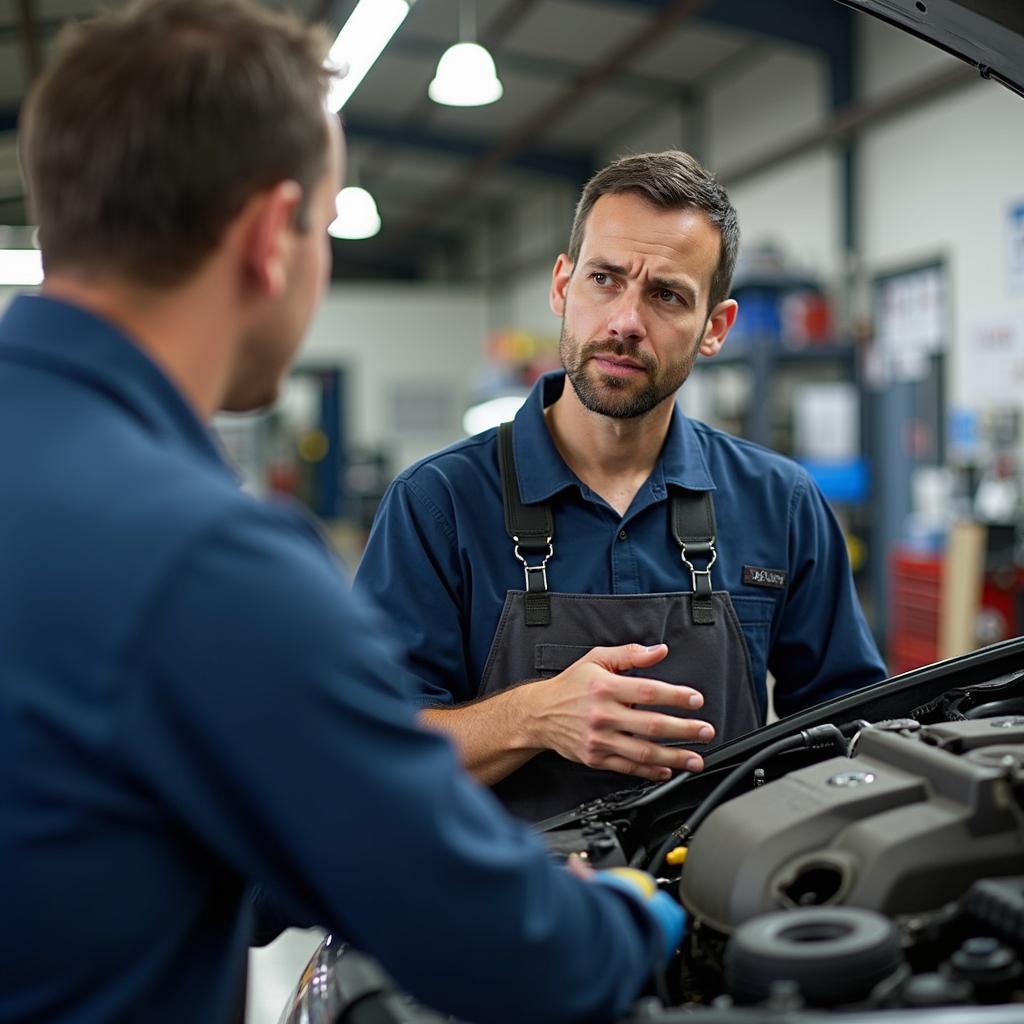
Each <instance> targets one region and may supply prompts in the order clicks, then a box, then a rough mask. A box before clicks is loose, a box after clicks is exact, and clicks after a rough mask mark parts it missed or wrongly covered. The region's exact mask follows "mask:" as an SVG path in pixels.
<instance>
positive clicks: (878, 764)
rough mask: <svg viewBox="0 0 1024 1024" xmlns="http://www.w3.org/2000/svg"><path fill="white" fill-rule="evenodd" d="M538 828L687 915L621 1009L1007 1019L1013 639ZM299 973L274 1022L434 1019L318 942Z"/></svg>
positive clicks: (667, 1017) (1018, 669) (1020, 722)
mask: <svg viewBox="0 0 1024 1024" xmlns="http://www.w3.org/2000/svg"><path fill="white" fill-rule="evenodd" d="M537 828H538V830H539V831H540V832H541V833H542V834H543V836H544V838H545V840H546V842H547V843H548V845H549V847H550V849H551V851H552V855H553V856H554V857H556V858H557V859H561V860H564V859H567V858H568V857H569V856H576V857H579V858H581V859H583V860H584V861H586V862H588V863H589V864H590V865H592V866H593V867H594V868H596V869H601V868H607V867H615V866H630V867H636V868H641V869H643V870H645V871H648V872H650V873H651V874H652V875H654V877H655V878H656V879H657V884H658V886H659V888H660V889H662V890H663V891H665V892H668V893H669V894H670V895H671V896H672V897H673V898H674V899H676V900H678V902H679V903H680V904H681V906H682V907H683V908H684V910H685V911H686V913H687V917H688V920H687V927H686V932H685V936H684V940H683V942H682V944H681V946H680V948H679V949H678V951H677V953H676V955H675V957H674V958H673V960H672V961H671V963H670V964H669V966H668V967H667V968H666V969H665V971H664V972H663V974H662V975H661V976H660V977H658V978H656V979H655V980H654V981H653V982H652V984H651V990H650V992H649V994H648V995H647V996H646V997H644V998H643V999H642V1000H641V1001H640V1002H639V1003H638V1004H637V1006H636V1009H635V1011H634V1013H633V1014H632V1015H631V1016H629V1017H628V1018H626V1020H625V1021H623V1022H622V1024H641V1022H644V1021H645V1022H653V1024H683V1022H684V1021H686V1022H691V1024H756V1022H760V1021H764V1022H766V1024H767V1022H771V1024H823V1022H824V1021H826V1020H831V1019H832V1017H834V1016H835V1014H836V1013H839V1014H840V1015H841V1016H842V1018H843V1020H844V1021H847V1022H849V1024H1011V1022H1015V1024H1020V1022H1021V1021H1024V641H1022V640H1016V641H1009V642H1007V643H1004V644H1000V645H995V646H994V647H992V648H987V649H985V650H983V651H979V652H975V653H974V654H972V655H967V656H964V657H962V658H958V659H954V660H953V661H951V662H947V663H942V664H940V665H936V666H929V667H928V668H926V669H920V670H917V671H916V672H912V673H908V674H907V675H905V676H901V677H897V678H895V679H892V680H887V681H886V682H884V683H880V684H878V685H877V686H875V687H871V688H869V689H867V690H864V691H861V692H859V693H856V694H851V695H848V696H847V697H844V698H839V699H837V700H835V701H831V702H829V703H827V704H824V705H820V706H819V707H817V708H814V709H812V710H811V711H809V712H805V713H803V714H802V715H799V716H794V717H793V718H791V719H787V720H783V721H780V722H777V723H774V724H772V725H770V726H766V727H765V728H763V729H760V730H757V732H755V733H751V734H748V736H746V737H741V738H740V739H739V740H736V741H733V742H732V743H729V744H726V745H723V746H722V747H720V748H719V749H718V750H716V751H713V752H712V753H710V754H709V755H708V756H707V757H706V758H705V770H704V771H703V772H701V773H700V774H699V775H692V776H691V775H680V776H678V777H676V778H675V779H672V780H671V781H669V782H667V783H662V784H659V785H651V786H648V787H647V788H643V789H639V790H638V789H630V790H624V791H623V792H621V793H617V794H611V795H609V796H606V797H602V798H600V799H598V800H595V801H593V802H591V803H589V804H586V805H583V806H581V807H579V808H577V809H575V810H573V811H571V812H568V813H566V814H563V815H560V816H558V817H557V818H551V819H549V820H548V821H546V822H542V823H540V824H539V825H538V826H537ZM306 977H307V982H308V983H307V984H306V986H305V990H303V986H301V985H300V987H299V990H298V991H297V992H296V996H295V1001H294V1003H293V1006H292V1010H291V1013H287V1012H286V1014H285V1016H284V1017H283V1018H282V1024H292V1022H297V1021H300V1020H302V1021H305V1022H309V1024H335V1022H337V1021H341V1020H350V1021H352V1022H353V1024H360V1022H365V1024H370V1022H371V1021H376V1022H385V1024H386V1022H388V1021H404V1022H408V1024H428V1022H437V1021H440V1020H444V1019H447V1018H443V1017H440V1016H438V1015H437V1014H436V1013H434V1012H433V1011H431V1010H428V1009H426V1008H423V1007H420V1006H418V1005H416V1004H414V1003H412V1002H411V1001H410V1000H409V999H408V997H407V996H405V995H403V994H402V993H401V992H400V991H399V990H398V989H397V988H396V987H395V986H394V984H393V983H392V982H390V980H389V979H388V978H387V976H386V975H385V974H384V972H382V971H381V970H380V969H379V967H377V965H376V964H375V963H374V961H372V960H370V959H369V958H368V957H365V956H363V955H362V954H361V953H359V952H358V951H356V950H352V949H350V948H348V947H345V946H344V945H343V944H340V943H337V942H335V941H334V940H333V939H331V938H330V937H329V938H328V939H327V940H326V941H325V943H324V944H323V945H322V946H321V948H320V950H318V951H317V954H316V955H315V957H314V961H313V962H311V964H310V967H309V968H307V972H306ZM309 979H314V980H317V981H318V985H313V984H312V982H310V981H309ZM317 993H318V994H317Z"/></svg>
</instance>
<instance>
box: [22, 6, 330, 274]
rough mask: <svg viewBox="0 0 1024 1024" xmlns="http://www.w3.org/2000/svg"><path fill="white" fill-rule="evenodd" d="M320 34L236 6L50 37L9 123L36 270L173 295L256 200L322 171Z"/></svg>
mask: <svg viewBox="0 0 1024 1024" xmlns="http://www.w3.org/2000/svg"><path fill="white" fill-rule="evenodd" d="M328 46H329V40H328V37H327V36H326V35H325V34H324V32H323V30H322V29H320V28H312V27H309V26H306V25H304V24H303V23H302V22H300V21H299V20H298V19H296V18H294V17H292V16H287V15H282V14H274V13H271V12H270V11H268V10H266V9H264V8H262V7H260V6H258V5H257V4H256V3H254V2H250V0H139V2H135V3H132V4H130V5H129V6H127V7H126V8H123V9H120V10H118V11H116V12H112V13H109V14H105V15H103V16H101V17H99V18H96V19H94V20H91V21H88V22H84V23H82V24H80V25H77V26H73V27H71V28H69V29H68V30H66V32H65V34H64V35H63V36H62V39H61V41H60V46H59V50H58V53H57V55H56V56H55V57H54V59H53V60H52V62H51V63H50V65H49V66H48V67H47V68H46V70H45V72H44V73H43V75H42V76H41V77H40V79H39V80H38V82H37V83H36V85H35V87H34V88H33V90H32V93H31V95H30V97H29V99H28V101H27V103H26V105H25V108H24V110H23V114H22V121H21V140H20V145H21V154H20V155H21V162H22V170H23V173H24V175H25V178H26V184H27V186H28V192H29V204H30V207H31V210H32V213H33V215H34V217H35V219H36V222H37V223H38V225H39V244H40V248H41V249H42V251H43V259H44V263H45V266H46V269H47V271H53V270H57V269H62V268H68V267H72V268H75V269H84V270H87V271H88V270H90V269H94V268H95V269H99V270H100V271H112V272H114V273H116V274H118V275H123V276H126V277H128V278H129V279H131V280H136V281H140V282H143V283H146V284H153V285H169V284H175V283H179V282H180V281H182V280H184V279H186V278H187V277H189V276H190V275H191V274H192V273H193V272H194V271H195V270H196V269H198V267H199V266H200V265H201V263H202V262H203V261H204V260H205V259H206V257H207V256H209V254H210V253H211V252H212V251H213V250H214V249H215V248H216V247H217V245H218V244H219V242H220V241H221V238H222V236H223V234H224V231H225V229H226V228H227V226H228V224H229V223H230V222H231V220H232V219H233V218H234V217H235V216H237V215H238V213H239V212H240V211H241V210H242V208H243V207H244V205H245V203H246V202H247V201H248V200H249V199H251V198H252V196H254V195H255V194H257V193H258V192H260V191H262V190H264V189H267V188H271V187H273V186H274V185H275V184H277V183H278V182H281V181H287V180H294V181H296V182H298V184H299V185H300V186H301V187H302V189H303V200H302V205H301V207H300V210H299V212H298V215H297V217H296V225H297V227H298V228H299V229H300V230H306V229H307V227H308V223H307V215H308V202H309V196H310V192H311V191H312V189H313V187H314V185H315V184H316V183H317V182H318V181H319V180H320V178H321V177H322V175H323V174H324V171H325V169H326V166H327V145H328V134H327V114H326V106H325V100H326V95H327V89H328V88H329V85H330V80H331V72H330V71H329V70H328V69H326V68H325V67H324V58H325V56H326V53H327V50H328Z"/></svg>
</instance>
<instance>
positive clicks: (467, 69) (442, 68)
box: [427, 0, 505, 107]
mask: <svg viewBox="0 0 1024 1024" xmlns="http://www.w3.org/2000/svg"><path fill="white" fill-rule="evenodd" d="M475 39H476V7H475V0H460V7H459V42H457V43H456V44H455V45H454V46H450V47H448V49H447V50H445V52H444V53H443V54H442V56H441V59H440V60H439V61H438V62H437V71H436V73H435V74H434V80H433V81H432V82H431V83H430V86H429V88H428V89H427V94H428V95H429V96H430V98H431V99H432V100H433V101H434V102H435V103H443V104H444V105H445V106H449V107H482V106H485V105H486V104H488V103H493V102H494V101H495V100H499V99H501V94H502V93H503V92H504V91H505V90H504V88H503V86H502V84H501V82H500V81H499V79H498V72H497V70H496V69H495V67H494V58H493V57H492V56H491V55H490V54H489V53H488V52H487V50H485V49H484V48H483V47H482V46H480V45H479V43H477V42H475Z"/></svg>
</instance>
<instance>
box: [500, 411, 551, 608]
mask: <svg viewBox="0 0 1024 1024" xmlns="http://www.w3.org/2000/svg"><path fill="white" fill-rule="evenodd" d="M498 466H499V468H500V470H501V498H502V504H503V505H504V508H505V531H506V532H507V533H508V535H509V536H510V537H511V538H512V540H513V542H514V543H515V546H516V547H515V554H516V558H518V559H519V561H520V562H522V563H523V574H524V576H525V578H526V586H525V587H524V589H525V590H526V624H527V625H528V626H549V625H550V624H551V599H550V597H549V596H548V569H547V565H548V559H549V558H550V557H551V556H552V555H553V554H554V548H553V547H552V545H551V539H552V537H554V535H555V527H554V520H553V519H552V516H551V507H550V506H549V505H524V504H523V502H522V500H521V498H520V497H519V480H518V478H517V477H516V465H515V459H514V458H513V455H512V424H511V423H502V424H501V426H500V427H498ZM529 555H534V556H537V557H539V558H540V559H541V562H540V564H539V565H537V564H534V565H531V564H530V563H529V562H528V561H527V556H529Z"/></svg>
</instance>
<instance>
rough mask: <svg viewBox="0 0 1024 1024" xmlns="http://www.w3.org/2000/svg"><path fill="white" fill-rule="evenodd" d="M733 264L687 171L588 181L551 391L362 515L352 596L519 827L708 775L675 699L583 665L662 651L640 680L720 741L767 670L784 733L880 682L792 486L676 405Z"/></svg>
mask: <svg viewBox="0 0 1024 1024" xmlns="http://www.w3.org/2000/svg"><path fill="white" fill-rule="evenodd" d="M738 246H739V227H738V222H737V217H736V211H735V210H734V209H733V206H732V204H731V203H730V201H729V198H728V196H727V195H726V193H725V191H724V190H723V188H722V187H721V186H720V185H719V184H718V183H717V181H716V180H715V178H714V177H713V176H712V175H711V174H709V173H708V172H707V171H706V170H705V169H704V168H703V167H702V166H701V165H700V164H699V163H698V162H697V161H696V160H694V159H693V158H692V157H690V156H689V155H687V154H686V153H682V152H678V151H669V152H664V153H649V154H643V155H637V156H630V157H626V158H624V159H621V160H618V161H616V162H614V163H612V164H611V165H610V166H608V167H606V168H605V169H604V170H602V171H600V172H599V173H598V174H596V175H595V176H594V177H593V178H592V179H591V181H590V182H589V183H588V184H587V186H586V187H585V188H584V190H583V194H582V197H581V198H580V201H579V204H578V206H577V208H576V216H575V220H574V223H573V227H572V234H571V238H570V241H569V251H568V253H563V254H562V255H560V256H559V257H558V259H557V261H556V262H555V265H554V270H553V273H552V279H551V291H550V305H551V309H552V311H553V312H554V313H555V315H557V316H560V317H561V318H562V329H561V342H560V356H561V361H562V364H563V366H564V372H558V373H553V374H549V375H547V376H544V377H543V378H541V379H540V380H539V381H538V382H537V383H536V385H535V387H534V388H533V391H532V393H531V394H530V396H529V397H528V399H527V401H526V404H525V405H524V406H523V408H522V409H521V410H520V411H519V413H518V414H517V415H516V417H515V421H514V424H513V425H511V429H509V428H508V426H507V425H506V427H505V428H502V430H501V431H496V430H489V431H486V432H484V433H482V434H479V435H477V436H475V437H471V438H469V439H467V440H464V441H461V442H459V443H456V444H455V445H453V446H451V447H449V448H447V449H445V450H444V451H442V452H440V453H438V454H435V455H433V456H430V457H428V458H426V459H424V460H422V461H421V462H419V463H417V464H416V465H414V466H412V467H411V468H410V469H408V470H406V471H405V472H403V473H402V474H400V475H399V477H398V478H397V479H396V480H395V481H394V482H393V483H392V485H391V487H390V488H389V490H388V492H387V494H386V495H385V498H384V500H383V503H382V505H381V508H380V509H379V511H378V514H377V518H376V521H375V524H374V527H373V530H372V531H371V535H370V538H369V543H368V547H367V549H366V552H365V554H364V557H363V560H362V563H361V565H360V568H359V571H358V573H357V576H356V590H357V593H358V592H360V591H361V592H362V593H365V594H368V595H372V596H373V597H374V598H375V599H376V600H377V601H378V603H379V604H380V605H381V607H383V608H384V609H385V611H386V612H387V614H388V615H389V616H390V617H391V619H392V620H393V621H394V623H395V624H396V626H397V632H398V634H399V635H400V636H402V637H404V638H405V643H406V645H407V648H408V654H409V658H410V662H411V665H412V668H413V671H414V673H415V674H416V676H417V677H418V679H419V681H420V687H421V701H422V702H423V704H424V705H425V710H424V711H423V712H422V720H423V721H425V722H427V723H429V724H430V725H431V726H434V727H436V728H439V729H442V730H444V731H445V732H447V733H448V734H449V735H450V736H452V737H453V738H454V739H455V741H456V742H457V744H458V745H459V747H460V750H461V752H462V756H463V761H464V763H465V764H466V766H467V767H468V768H469V769H470V770H471V771H472V772H474V773H475V774H476V775H477V777H478V778H480V779H481V780H482V781H484V782H486V783H488V784H491V785H494V788H495V791H496V792H497V793H498V794H499V795H500V796H501V797H502V799H503V800H504V801H505V802H506V804H507V806H508V807H509V808H510V809H512V810H513V811H515V812H516V813H517V814H520V815H522V816H524V817H527V818H532V819H538V818H543V817H545V816H547V815H551V814H555V813H557V812H559V811H562V810H565V809H567V808H569V807H571V806H573V805H574V804H577V803H579V802H581V801H583V800H586V799H589V798H592V797H595V796H598V795H600V794H603V793H607V792H608V791H611V790H617V789H622V788H624V787H625V786H626V785H628V784H630V782H633V783H634V784H635V781H637V780H641V781H642V780H651V779H653V780H659V779H666V778H668V777H669V775H670V773H671V772H672V771H675V770H680V769H686V770H691V771H692V770H697V769H699V768H700V767H701V766H702V761H701V758H700V757H699V755H697V754H696V752H695V751H693V750H692V749H688V747H687V745H686V743H685V741H687V740H693V739H697V740H698V741H706V740H708V739H710V737H711V731H710V728H707V727H705V728H704V729H703V730H702V731H701V732H699V733H698V734H697V735H696V736H694V734H693V733H692V731H691V730H690V729H689V725H690V723H689V722H688V721H687V720H686V719H681V718H679V717H676V716H678V715H679V714H685V713H686V703H685V702H684V700H683V699H682V694H680V695H679V699H676V700H673V699H672V698H671V696H670V695H667V694H666V691H668V693H669V694H671V689H672V688H671V686H669V685H666V686H664V687H663V688H662V689H659V690H657V691H655V690H654V689H652V688H651V684H650V683H649V682H630V681H622V680H619V681H616V682H615V683H614V684H609V685H608V686H600V687H597V688H595V687H593V686H591V685H589V684H588V681H587V680H586V679H585V678H582V677H581V675H580V672H579V668H580V665H578V664H575V665H574V664H573V663H574V662H575V661H576V659H577V658H578V657H579V656H580V655H581V654H583V652H585V651H586V650H587V649H588V648H591V647H593V646H594V645H610V644H620V643H622V642H623V641H625V640H640V641H641V642H642V643H645V644H648V645H652V646H653V645H656V644H667V645H668V648H667V649H668V653H667V655H665V648H664V647H662V648H660V651H661V656H660V658H659V661H658V664H657V665H656V666H653V667H650V668H649V669H648V668H647V667H646V666H645V672H646V674H647V675H649V676H654V677H656V678H658V679H660V680H662V681H664V682H665V683H666V684H671V683H686V684H688V685H689V686H692V687H694V688H696V689H697V690H699V691H701V693H702V694H703V698H704V706H703V711H702V712H701V714H702V717H703V718H705V719H707V720H708V722H710V723H711V725H712V726H713V727H714V730H715V731H714V737H715V739H716V740H717V741H718V742H722V741H725V740H729V739H733V738H735V737H737V736H739V735H741V734H743V733H745V732H748V731H750V730H752V729H755V728H757V727H758V726H759V725H761V724H763V723H764V721H765V715H766V711H767V692H766V673H767V671H769V670H770V671H771V672H772V674H773V675H774V677H775V690H774V704H775V708H776V710H777V711H778V713H779V714H780V715H787V714H791V713H792V712H794V711H797V710H799V709H801V708H805V707H808V706H809V705H812V704H816V703H818V702H820V701H823V700H825V699H827V698H829V697H834V696H837V695H838V694H842V693H845V692H847V691H849V690H852V689H855V688H857V687H861V686H865V685H867V684H869V683H874V682H877V681H879V680H881V679H883V678H884V676H885V668H884V666H883V664H882V661H881V658H880V656H879V653H878V650H877V648H876V646H875V643H874V640H873V639H872V637H871V634H870V632H869V630H868V627H867V625H866V623H865V621H864V617H863V614H862V612H861V609H860V607H859V604H858V601H857V597H856V594H855V592H854V587H853V581H852V577H851V573H850V567H849V563H848V559H847V554H846V545H845V543H844V540H843V536H842V533H841V531H840V528H839V526H838V524H837V522H836V520H835V518H834V516H833V514H832V512H831V511H830V509H829V508H828V506H827V505H826V503H825V501H824V499H823V498H822V496H821V494H820V492H819V491H818V490H817V488H816V487H815V485H814V483H813V482H812V481H811V480H810V479H809V477H808V475H807V474H806V473H805V472H804V470H803V469H802V468H800V467H799V466H798V465H796V464H795V463H793V462H791V461H789V460H787V459H785V458H783V457H782V456H780V455H777V454H775V453H774V452H770V451H767V450H765V449H763V448H761V447H758V446H757V445H754V444H751V443H749V442H748V441H744V440H739V439H737V438H734V437H731V436H729V435H727V434H724V433H722V432H720V431H718V430H713V429H711V428H710V427H707V426H705V425H704V424H702V423H698V422H695V421H692V420H690V419H688V418H687V417H686V416H685V415H683V413H682V411H681V410H680V409H679V408H677V406H676V402H675V396H676V392H677V391H678V390H679V388H680V387H681V385H682V384H683V383H684V381H685V380H686V378H687V377H688V376H689V374H690V371H691V370H692V368H693V365H694V362H695V360H696V359H697V357H698V355H700V356H704V357H707V358H710V357H712V356H714V355H716V354H717V353H718V352H719V351H720V350H721V348H722V345H723V343H724V342H725V340H726V336H727V335H728V333H729V330H730V328H731V326H732V324H733V322H734V320H735V317H736V313H737V303H736V301H735V300H733V299H731V298H729V290H730V283H731V279H732V273H733V268H734V266H735V263H736V255H737V249H738ZM566 381H568V386H567V385H566ZM515 538H518V540H517V539H515ZM567 666H569V667H568V668H567ZM562 670H565V671H562ZM523 681H528V683H527V685H516V684H519V683H522V682H523ZM688 697H689V694H688V692H687V698H688ZM634 705H643V707H634ZM649 705H657V706H658V708H657V709H655V708H651V707H649ZM663 741H670V742H663ZM595 769H600V770H595ZM629 776H631V777H632V779H630V778H628V777H629Z"/></svg>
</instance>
